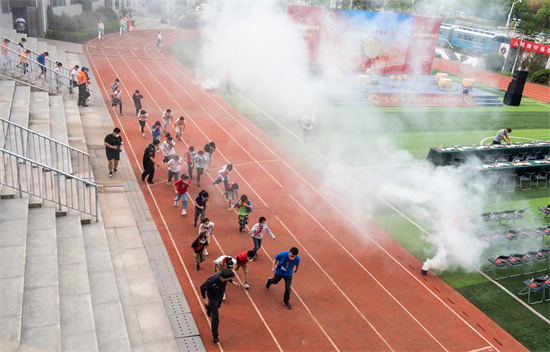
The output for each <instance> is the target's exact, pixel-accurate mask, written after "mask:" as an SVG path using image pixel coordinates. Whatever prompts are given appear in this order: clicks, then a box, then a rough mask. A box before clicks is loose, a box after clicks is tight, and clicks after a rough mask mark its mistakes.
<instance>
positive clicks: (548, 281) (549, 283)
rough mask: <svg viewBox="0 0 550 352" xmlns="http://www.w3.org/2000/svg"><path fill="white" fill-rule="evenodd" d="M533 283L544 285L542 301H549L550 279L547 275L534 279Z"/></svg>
mask: <svg viewBox="0 0 550 352" xmlns="http://www.w3.org/2000/svg"><path fill="white" fill-rule="evenodd" d="M535 282H538V283H539V284H541V285H544V292H543V294H544V295H545V297H546V298H545V299H544V301H545V302H546V301H550V277H549V276H548V275H546V276H539V277H537V278H536V279H535Z"/></svg>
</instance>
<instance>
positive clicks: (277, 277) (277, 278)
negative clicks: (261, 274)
mask: <svg viewBox="0 0 550 352" xmlns="http://www.w3.org/2000/svg"><path fill="white" fill-rule="evenodd" d="M281 279H285V295H284V296H283V302H285V303H288V300H289V299H290V285H291V284H292V276H281V275H277V274H275V276H273V278H272V279H269V280H267V282H268V284H269V285H277V283H279V281H281Z"/></svg>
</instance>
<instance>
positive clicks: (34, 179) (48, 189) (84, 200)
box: [0, 148, 99, 221]
mask: <svg viewBox="0 0 550 352" xmlns="http://www.w3.org/2000/svg"><path fill="white" fill-rule="evenodd" d="M0 153H1V154H2V164H1V166H2V170H0V171H2V177H0V184H2V185H4V186H6V187H10V188H13V189H16V190H18V191H19V196H20V197H23V193H25V194H29V195H31V196H35V197H38V198H41V199H44V200H47V201H50V202H53V203H55V204H56V205H57V206H58V208H59V210H60V211H61V210H62V209H63V207H67V208H69V209H74V210H77V211H79V212H82V213H84V214H88V215H90V216H92V217H95V219H96V221H98V220H99V218H98V217H99V199H98V187H97V185H96V184H95V183H93V182H89V181H86V180H84V179H82V178H80V177H77V176H74V175H70V174H68V173H66V172H63V171H61V170H57V169H55V168H52V167H50V166H47V165H44V164H42V163H39V162H37V161H34V160H31V159H29V158H26V157H24V156H21V155H18V154H16V153H12V152H10V151H8V150H5V149H4V148H0Z"/></svg>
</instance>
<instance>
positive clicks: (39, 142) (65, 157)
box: [0, 118, 93, 182]
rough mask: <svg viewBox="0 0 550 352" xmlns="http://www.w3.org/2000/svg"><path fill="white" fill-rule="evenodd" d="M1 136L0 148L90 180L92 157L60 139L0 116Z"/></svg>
mask: <svg viewBox="0 0 550 352" xmlns="http://www.w3.org/2000/svg"><path fill="white" fill-rule="evenodd" d="M0 124H1V125H2V137H3V138H4V140H3V142H2V145H1V146H0V147H2V148H5V149H6V150H8V151H10V152H13V153H15V154H18V155H23V156H27V157H28V158H29V159H31V160H34V161H37V162H39V163H42V164H44V165H51V166H52V167H53V168H54V169H58V170H61V171H63V172H66V173H68V174H71V175H74V174H75V173H76V174H78V175H80V177H82V178H83V179H87V180H88V181H89V182H91V181H92V176H93V174H92V158H91V157H90V154H88V153H86V152H83V151H81V150H79V149H76V148H74V147H71V146H70V145H67V144H65V143H62V142H59V141H57V140H55V139H53V138H50V137H48V136H45V135H43V134H40V133H38V132H35V131H33V130H30V129H28V128H25V127H23V126H21V125H18V124H16V123H14V122H12V121H8V120H6V119H3V118H0Z"/></svg>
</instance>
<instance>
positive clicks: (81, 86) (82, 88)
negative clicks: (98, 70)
mask: <svg viewBox="0 0 550 352" xmlns="http://www.w3.org/2000/svg"><path fill="white" fill-rule="evenodd" d="M86 71H88V68H87V67H82V68H81V69H80V72H78V74H77V76H76V77H77V79H78V105H82V106H83V107H86V106H88V105H86V99H88V96H89V93H88V77H87V76H86Z"/></svg>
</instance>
